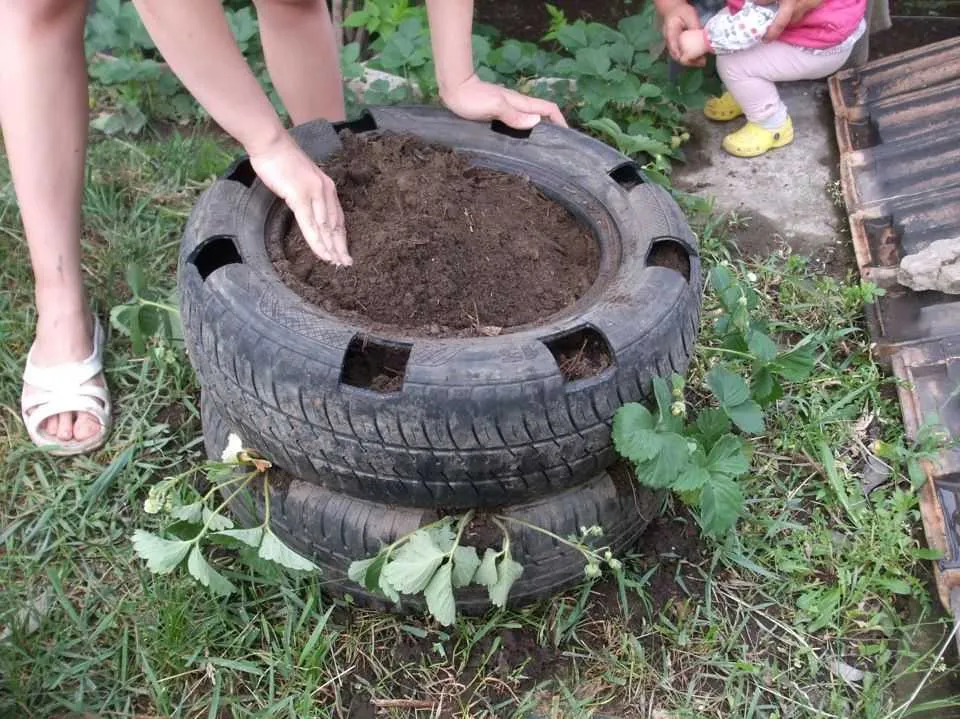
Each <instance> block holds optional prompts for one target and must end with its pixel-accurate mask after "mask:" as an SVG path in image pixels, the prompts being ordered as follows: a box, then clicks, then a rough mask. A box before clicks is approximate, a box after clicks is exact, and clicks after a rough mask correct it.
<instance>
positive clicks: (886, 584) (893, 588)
mask: <svg viewBox="0 0 960 719" xmlns="http://www.w3.org/2000/svg"><path fill="white" fill-rule="evenodd" d="M877 584H879V585H880V586H881V587H883V588H884V589H886V590H887V591H888V592H893V593H894V594H912V593H913V587H912V586H911V585H910V583H909V582H907V581H905V580H903V579H894V578H893V577H880V578H878V579H877Z"/></svg>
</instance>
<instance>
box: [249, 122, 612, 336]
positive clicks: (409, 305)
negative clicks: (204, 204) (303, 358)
mask: <svg viewBox="0 0 960 719" xmlns="http://www.w3.org/2000/svg"><path fill="white" fill-rule="evenodd" d="M343 139H344V151H343V153H342V154H340V155H338V156H337V157H335V158H333V159H331V160H330V161H329V162H327V163H325V164H324V171H326V172H327V173H328V174H329V175H330V176H331V178H332V179H333V180H334V182H335V183H336V185H337V191H338V193H339V196H340V202H341V205H342V206H343V210H344V215H345V218H346V229H347V236H348V242H349V243H350V254H351V255H352V257H353V260H354V264H353V266H352V267H346V268H345V267H340V268H337V267H334V266H332V265H330V264H327V263H325V262H322V261H321V260H319V259H318V258H316V257H315V256H314V254H313V252H312V251H311V250H310V248H309V247H308V246H307V244H306V242H305V240H304V239H303V236H302V235H301V233H300V230H299V228H298V227H297V225H296V223H291V227H290V229H289V231H288V232H287V233H286V234H285V235H284V236H283V237H279V236H278V237H268V238H267V249H268V252H269V254H270V258H271V260H272V261H273V263H274V267H275V268H276V269H277V271H278V272H279V274H280V276H281V277H282V278H283V281H284V282H285V283H286V284H287V285H288V286H289V287H290V288H291V289H293V290H294V291H295V292H297V293H298V294H299V295H301V296H302V297H304V298H305V299H307V300H308V301H310V302H313V303H315V304H317V305H319V306H321V307H323V308H324V309H325V310H326V311H328V312H330V313H333V314H337V315H339V316H342V317H344V318H345V319H348V320H349V321H352V322H356V323H359V324H363V325H365V326H372V327H374V328H377V329H384V328H387V329H399V330H403V331H404V332H406V333H409V334H418V335H428V336H435V337H443V336H478V335H488V336H489V335H496V334H499V333H501V332H503V331H504V330H506V329H509V328H511V327H516V326H518V325H525V324H529V323H532V322H535V321H537V320H539V319H541V318H543V317H546V316H549V315H551V314H554V313H555V312H557V311H559V310H561V309H563V308H564V307H567V306H569V305H570V304H572V303H573V302H574V301H576V300H577V299H578V298H579V297H580V296H581V295H583V293H584V292H586V290H587V289H588V288H589V287H590V285H591V284H592V283H593V281H594V279H595V278H596V276H597V270H598V266H599V248H598V246H597V243H596V241H595V239H594V238H593V235H592V233H591V232H590V230H589V229H588V228H587V227H586V226H584V225H581V224H580V223H579V222H577V220H576V219H574V217H573V216H572V215H571V214H570V213H569V212H568V211H567V210H566V209H564V208H563V207H561V206H560V205H558V204H557V203H555V202H554V201H552V200H550V199H548V198H547V197H545V196H544V195H543V194H541V193H540V192H539V191H538V190H537V188H536V187H535V186H534V185H532V184H531V183H530V182H529V181H528V180H526V179H524V178H521V177H516V176H513V175H508V174H506V173H501V172H494V171H492V170H487V169H480V168H474V167H471V165H470V160H469V158H467V157H466V156H464V155H461V154H457V153H455V152H453V151H452V150H450V149H448V148H442V147H435V146H431V145H427V144H425V143H423V142H422V141H420V140H418V139H415V138H412V137H407V136H402V135H391V134H384V135H379V136H374V137H370V136H362V135H358V136H354V135H350V134H345V136H344V138H343ZM278 234H279V233H278Z"/></svg>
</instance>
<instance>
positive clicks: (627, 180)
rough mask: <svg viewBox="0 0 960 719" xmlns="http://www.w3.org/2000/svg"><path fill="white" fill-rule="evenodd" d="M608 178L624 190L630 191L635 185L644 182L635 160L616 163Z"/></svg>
mask: <svg viewBox="0 0 960 719" xmlns="http://www.w3.org/2000/svg"><path fill="white" fill-rule="evenodd" d="M607 174H608V175H610V179H611V180H613V181H614V182H616V183H617V184H618V185H620V187H622V188H623V189H624V190H627V191H630V190H632V189H633V188H634V187H636V186H637V185H642V184H643V183H644V181H645V180H644V177H643V173H642V172H640V166H639V165H637V163H635V162H625V163H623V164H622V165H617V166H616V167H614V168H613V169H612V170H610V172H608V173H607Z"/></svg>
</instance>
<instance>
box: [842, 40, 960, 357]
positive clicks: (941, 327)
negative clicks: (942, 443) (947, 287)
mask: <svg viewBox="0 0 960 719" xmlns="http://www.w3.org/2000/svg"><path fill="white" fill-rule="evenodd" d="M830 97H831V100H832V102H833V108H834V113H835V115H836V129H837V143H838V145H839V149H840V175H841V180H842V184H843V190H844V197H845V199H846V204H847V212H848V213H849V217H850V230H851V234H852V236H853V244H854V249H855V251H856V256H857V264H858V265H859V266H860V272H861V274H862V276H863V277H864V278H866V279H870V280H872V281H874V282H876V283H877V284H878V285H880V286H881V287H883V288H884V289H886V290H887V295H886V296H885V297H883V298H882V299H881V300H880V301H879V302H878V303H877V305H876V306H875V307H872V308H868V309H869V311H868V314H869V319H870V320H871V329H872V331H873V334H874V340H875V341H876V342H877V343H878V345H879V347H880V350H881V352H884V353H887V354H889V353H890V352H891V351H892V350H893V349H894V348H895V347H897V346H899V345H900V344H902V343H907V342H915V341H922V340H927V339H933V338H936V337H949V336H950V335H952V334H954V333H960V297H955V296H948V295H943V294H941V293H939V292H921V293H917V292H913V291H911V290H909V289H907V288H904V287H900V286H899V285H898V284H897V281H896V275H897V267H898V265H899V263H900V260H901V259H902V258H903V257H904V256H905V255H908V254H913V253H916V252H919V251H920V250H922V249H924V248H925V247H927V246H928V245H929V244H930V243H931V242H934V241H936V240H940V239H947V238H951V237H960V37H958V38H954V39H952V40H946V41H944V42H940V43H935V44H932V45H927V46H924V47H920V48H917V49H915V50H910V51H908V52H905V53H900V54H898V55H891V56H890V57H886V58H884V59H882V60H877V61H874V62H871V63H868V64H866V65H864V66H862V67H860V68H854V69H851V70H845V71H844V72H841V73H838V74H837V75H835V76H834V77H832V78H831V79H830Z"/></svg>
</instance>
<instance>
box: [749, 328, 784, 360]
mask: <svg viewBox="0 0 960 719" xmlns="http://www.w3.org/2000/svg"><path fill="white" fill-rule="evenodd" d="M747 347H748V348H749V349H750V353H751V354H752V355H753V356H754V357H756V358H757V359H759V360H761V361H763V362H764V363H766V362H769V361H770V360H772V359H773V358H774V357H776V356H777V345H776V343H775V342H774V341H773V340H772V339H770V338H769V337H767V335H765V334H764V333H763V332H760V331H759V330H750V336H749V337H748V338H747Z"/></svg>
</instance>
